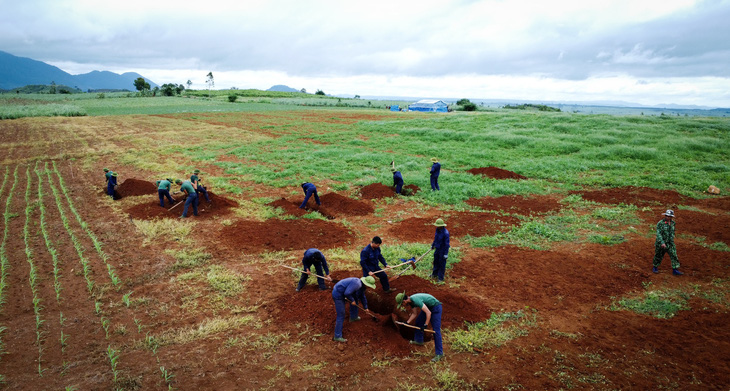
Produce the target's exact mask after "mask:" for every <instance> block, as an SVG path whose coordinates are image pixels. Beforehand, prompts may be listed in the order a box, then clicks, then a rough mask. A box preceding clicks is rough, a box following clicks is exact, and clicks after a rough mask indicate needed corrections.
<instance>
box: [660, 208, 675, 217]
mask: <svg viewBox="0 0 730 391" xmlns="http://www.w3.org/2000/svg"><path fill="white" fill-rule="evenodd" d="M662 214H663V215H664V216H669V217H674V211H673V210H671V209H667V211H666V212H664V213H662Z"/></svg>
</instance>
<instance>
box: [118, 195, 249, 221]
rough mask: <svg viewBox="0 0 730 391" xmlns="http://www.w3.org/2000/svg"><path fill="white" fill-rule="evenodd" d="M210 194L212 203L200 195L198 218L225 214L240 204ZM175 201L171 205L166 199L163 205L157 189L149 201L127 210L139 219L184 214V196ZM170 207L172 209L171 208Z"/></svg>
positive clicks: (189, 211) (191, 212) (134, 217)
mask: <svg viewBox="0 0 730 391" xmlns="http://www.w3.org/2000/svg"><path fill="white" fill-rule="evenodd" d="M208 196H209V197H210V201H211V203H210V204H209V203H207V202H206V201H205V197H204V196H203V195H198V197H200V204H199V205H198V216H195V218H196V219H209V218H212V217H214V216H223V215H226V214H228V213H230V212H231V209H232V208H235V207H236V206H238V203H237V202H236V201H233V200H231V199H228V198H225V197H221V196H218V195H216V194H215V193H213V192H212V191H209V192H208ZM175 201H176V202H175V203H174V204H172V205H170V204H169V203H168V202H167V199H165V207H161V206H160V199H159V197H158V196H157V192H156V191H155V195H154V196H149V201H145V202H144V203H141V204H137V205H134V206H132V207H131V208H129V209H127V210H126V211H125V212H127V213H128V214H129V217H130V218H132V219H139V220H151V219H155V218H159V217H178V216H180V215H182V212H183V208H184V206H185V205H184V202H183V197H180V196H178V197H177V199H176V200H175ZM173 206H174V208H173ZM170 208H172V210H169V209H170ZM192 214H193V211H192V207H190V208H188V216H192Z"/></svg>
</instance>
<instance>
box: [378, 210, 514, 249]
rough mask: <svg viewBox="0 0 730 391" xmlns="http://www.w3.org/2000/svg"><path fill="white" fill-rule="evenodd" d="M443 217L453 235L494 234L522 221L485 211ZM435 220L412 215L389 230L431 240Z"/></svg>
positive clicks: (404, 236) (396, 234) (401, 236)
mask: <svg viewBox="0 0 730 391" xmlns="http://www.w3.org/2000/svg"><path fill="white" fill-rule="evenodd" d="M443 218H444V221H445V222H446V224H447V227H446V228H447V229H448V230H449V234H450V235H451V237H463V236H466V235H471V236H477V237H478V236H484V235H494V234H496V233H497V232H506V231H508V230H509V229H510V227H511V226H513V225H518V224H519V223H520V221H519V220H518V219H517V218H515V217H511V216H499V215H496V214H494V213H484V212H454V213H452V214H449V215H444V216H443ZM434 221H435V219H434V218H422V217H411V218H408V219H405V220H401V221H399V222H398V223H396V224H393V225H392V226H391V227H390V228H389V229H388V232H389V234H390V235H391V236H394V237H396V238H398V239H401V240H408V241H415V242H430V241H432V240H433V237H434V233H435V232H436V227H434V225H433V222H434Z"/></svg>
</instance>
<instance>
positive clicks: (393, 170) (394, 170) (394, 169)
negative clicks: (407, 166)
mask: <svg viewBox="0 0 730 391" xmlns="http://www.w3.org/2000/svg"><path fill="white" fill-rule="evenodd" d="M396 171H398V170H397V169H396V168H395V167H393V168H391V169H390V172H396Z"/></svg>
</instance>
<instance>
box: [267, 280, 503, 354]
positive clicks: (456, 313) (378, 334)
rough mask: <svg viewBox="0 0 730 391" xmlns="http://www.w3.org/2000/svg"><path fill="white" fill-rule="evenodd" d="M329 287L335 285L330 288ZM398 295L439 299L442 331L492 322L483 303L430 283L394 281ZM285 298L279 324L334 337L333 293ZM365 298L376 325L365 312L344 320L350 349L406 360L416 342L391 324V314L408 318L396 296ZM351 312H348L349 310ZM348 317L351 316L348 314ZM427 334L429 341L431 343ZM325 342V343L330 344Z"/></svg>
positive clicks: (310, 291) (371, 293)
mask: <svg viewBox="0 0 730 391" xmlns="http://www.w3.org/2000/svg"><path fill="white" fill-rule="evenodd" d="M331 276H332V278H333V279H343V278H347V277H360V274H359V273H356V272H347V271H336V272H332V274H331ZM328 285H329V286H330V287H332V286H333V284H328ZM393 285H394V286H395V287H397V289H398V292H402V291H403V290H405V291H406V293H408V294H414V293H428V294H430V295H433V296H434V297H435V298H436V299H438V300H439V301H440V302H441V303H442V305H443V317H442V328H457V327H462V326H463V325H464V322H478V321H482V320H485V319H487V318H489V316H490V314H491V312H492V309H491V308H489V307H487V306H485V305H484V304H483V303H481V302H480V301H477V300H475V299H472V298H469V297H463V296H462V295H459V294H458V293H456V292H453V291H451V290H450V289H448V288H443V287H438V286H434V285H433V284H431V283H430V282H428V281H425V280H423V279H421V278H420V277H416V276H411V275H408V276H403V277H400V278H398V279H396V280H394V281H393ZM293 290H294V289H293V286H292V293H291V294H286V295H283V296H282V297H280V298H279V299H277V300H276V303H277V307H276V308H274V310H273V315H274V317H275V318H277V319H278V321H282V322H287V323H303V324H307V325H309V326H310V327H311V328H312V329H313V331H315V332H320V333H323V334H325V335H327V336H332V335H334V329H335V318H336V316H335V314H336V312H335V308H334V302H333V300H332V291H331V290H328V291H324V292H322V291H319V290H318V289H317V288H315V287H312V286H307V287H305V289H303V290H302V291H301V292H297V293H293ZM365 292H366V293H365V295H366V297H367V300H368V308H369V309H370V310H371V311H373V312H375V313H376V318H377V321H374V320H372V318H371V317H369V316H368V315H366V314H365V313H364V311H360V317H361V318H362V320H360V321H358V322H354V323H350V322H349V321H348V320H347V317H346V318H345V324H344V328H343V335H344V337H345V338H346V339H347V345H350V344H353V345H370V346H377V347H378V349H384V350H387V351H388V352H389V353H390V354H393V355H396V356H399V357H403V356H406V355H409V354H410V353H411V346H410V345H409V344H408V340H410V339H412V338H413V331H412V329H408V328H405V327H401V330H400V331H399V330H398V329H397V328H396V326H395V324H394V323H393V322H392V320H391V317H390V314H391V313H395V314H396V316H397V317H398V319H400V321H405V320H406V319H407V318H408V316H407V315H408V314H407V313H406V311H405V310H396V309H395V295H396V293H384V292H383V291H382V288H381V287H378V288H377V289H375V290H372V289H367V290H366V291H365ZM347 311H349V309H348V310H347ZM348 314H349V312H348ZM428 339H429V338H428V333H427V338H426V340H428ZM328 340H329V338H326V339H325V341H328Z"/></svg>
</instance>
